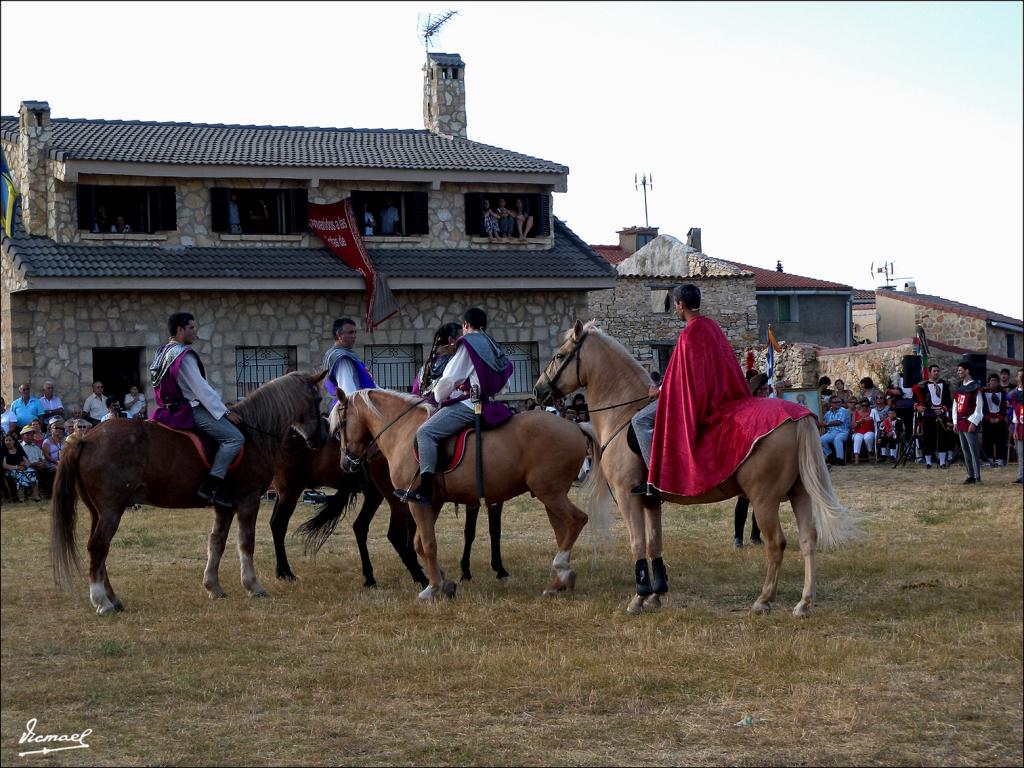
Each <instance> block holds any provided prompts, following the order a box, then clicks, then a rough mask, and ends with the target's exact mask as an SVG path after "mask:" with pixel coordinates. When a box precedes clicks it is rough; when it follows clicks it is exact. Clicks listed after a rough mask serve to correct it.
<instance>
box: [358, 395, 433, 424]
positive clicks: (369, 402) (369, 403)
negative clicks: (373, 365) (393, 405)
mask: <svg viewBox="0 0 1024 768" xmlns="http://www.w3.org/2000/svg"><path fill="white" fill-rule="evenodd" d="M372 392H387V393H388V394H389V395H393V396H394V397H397V398H398V399H399V400H402V401H404V402H406V403H408V404H409V405H414V404H415V405H419V406H421V407H422V408H423V409H424V410H425V411H427V412H428V413H433V412H434V411H433V409H432V408H431V407H430V403H428V402H427V401H426V400H424V399H423V398H421V397H419V396H418V395H413V394H410V393H409V392H396V391H395V390H393V389H379V388H378V389H359V390H356V391H355V392H353V393H352V398H353V399H355V398H357V397H358V398H359V399H360V400H361V401H362V402H363V403H364V404H365V405H366V409H367V410H368V411H369V412H370V413H372V414H373V415H374V416H376V417H377V418H378V419H382V418H384V414H383V413H381V412H380V408H378V407H377V405H376V404H375V403H374V402H373V399H372V398H371V397H370V394H371V393H372Z"/></svg>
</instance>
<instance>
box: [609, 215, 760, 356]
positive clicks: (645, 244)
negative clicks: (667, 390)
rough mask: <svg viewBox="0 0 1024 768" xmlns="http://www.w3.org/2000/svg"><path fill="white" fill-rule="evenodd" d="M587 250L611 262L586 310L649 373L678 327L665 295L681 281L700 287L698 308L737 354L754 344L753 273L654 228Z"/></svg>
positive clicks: (666, 350)
mask: <svg viewBox="0 0 1024 768" xmlns="http://www.w3.org/2000/svg"><path fill="white" fill-rule="evenodd" d="M593 249H594V250H595V251H597V252H598V253H600V254H601V255H602V256H603V257H604V258H605V260H606V261H608V262H609V263H612V264H614V266H615V271H616V273H617V277H616V280H615V287H614V288H612V289H611V290H603V291H593V292H591V294H590V299H589V310H590V315H591V316H592V317H596V318H597V319H598V320H599V321H600V322H601V325H602V327H603V328H604V329H605V330H606V331H607V332H608V333H609V334H610V335H612V336H614V337H615V338H616V339H618V340H619V341H620V342H622V344H623V345H624V346H625V347H626V349H628V350H629V351H630V352H632V353H633V355H634V356H635V357H636V358H637V360H639V361H640V363H641V364H642V365H644V366H645V367H646V368H647V369H648V370H651V371H662V370H664V369H665V367H666V366H667V365H668V358H669V356H670V355H671V353H672V349H673V348H674V347H675V343H676V338H677V336H678V335H679V331H680V328H681V325H680V323H679V320H678V319H677V318H676V315H675V312H674V305H673V302H672V299H671V291H672V288H673V287H675V286H676V285H679V284H680V283H683V282H689V283H694V284H695V285H697V286H698V287H699V288H700V289H701V294H702V301H701V310H702V311H703V312H704V314H706V315H708V316H709V317H712V318H714V319H715V320H716V321H718V324H719V325H721V326H722V330H723V331H725V334H726V336H728V338H729V341H730V342H731V343H732V345H733V347H734V348H735V349H736V350H737V352H739V351H740V350H743V349H746V348H747V347H749V346H751V345H753V344H754V343H755V342H756V341H757V299H756V297H755V293H754V276H753V274H752V273H750V272H749V271H745V270H743V269H741V268H739V267H737V266H736V265H734V264H731V263H729V262H725V261H721V260H719V259H713V258H711V257H710V256H708V255H706V254H704V253H702V252H701V251H700V250H699V249H697V248H694V247H692V246H690V245H687V244H686V243H683V242H681V241H680V240H678V239H676V238H675V237H672V236H671V235H659V234H658V230H657V229H656V228H654V227H630V228H627V229H623V230H621V231H620V232H619V243H618V245H613V246H602V245H595V246H593Z"/></svg>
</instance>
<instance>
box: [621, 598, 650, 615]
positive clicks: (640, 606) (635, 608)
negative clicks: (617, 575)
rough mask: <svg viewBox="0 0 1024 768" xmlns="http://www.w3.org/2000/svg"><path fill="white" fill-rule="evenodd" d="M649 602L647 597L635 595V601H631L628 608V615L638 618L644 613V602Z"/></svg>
mask: <svg viewBox="0 0 1024 768" xmlns="http://www.w3.org/2000/svg"><path fill="white" fill-rule="evenodd" d="M646 600H647V598H645V597H641V596H640V595H633V599H632V600H630V601H629V605H627V606H626V613H628V614H629V615H630V616H637V615H639V614H641V613H643V611H644V602H645V601H646Z"/></svg>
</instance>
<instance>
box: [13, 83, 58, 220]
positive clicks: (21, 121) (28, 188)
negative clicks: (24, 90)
mask: <svg viewBox="0 0 1024 768" xmlns="http://www.w3.org/2000/svg"><path fill="white" fill-rule="evenodd" d="M50 130H51V129H50V105H49V104H47V103H46V102H45V101H23V102H21V107H20V108H19V110H18V149H17V153H18V161H17V163H18V165H19V166H20V169H19V171H20V172H18V173H17V174H16V175H17V179H18V185H19V187H20V190H19V191H20V192H21V223H22V225H23V226H24V227H25V230H26V231H27V232H28V233H29V234H31V235H45V234H46V218H47V193H46V192H47V188H48V179H47V166H48V162H47V160H48V158H47V151H48V150H49V141H50ZM12 170H13V168H12Z"/></svg>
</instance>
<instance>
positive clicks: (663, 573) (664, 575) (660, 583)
mask: <svg viewBox="0 0 1024 768" xmlns="http://www.w3.org/2000/svg"><path fill="white" fill-rule="evenodd" d="M651 568H652V569H653V571H654V594H656V595H664V594H665V593H666V592H668V571H667V570H666V569H665V561H664V560H662V559H661V558H660V557H656V558H654V559H653V560H651Z"/></svg>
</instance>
